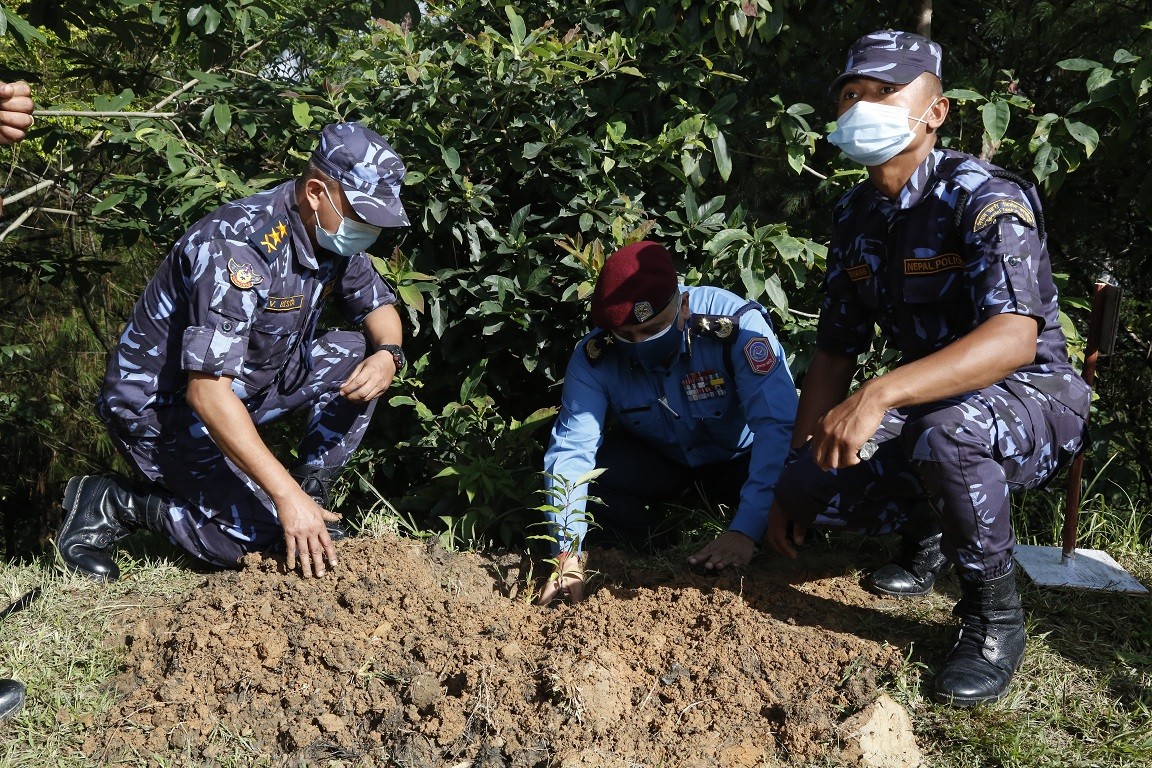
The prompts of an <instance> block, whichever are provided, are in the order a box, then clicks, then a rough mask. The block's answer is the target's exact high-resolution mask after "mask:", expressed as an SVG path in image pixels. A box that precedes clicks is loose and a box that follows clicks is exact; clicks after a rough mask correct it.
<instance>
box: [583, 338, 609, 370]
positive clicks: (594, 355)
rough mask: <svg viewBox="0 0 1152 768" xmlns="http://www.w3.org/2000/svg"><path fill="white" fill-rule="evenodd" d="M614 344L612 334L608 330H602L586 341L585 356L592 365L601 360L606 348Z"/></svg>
mask: <svg viewBox="0 0 1152 768" xmlns="http://www.w3.org/2000/svg"><path fill="white" fill-rule="evenodd" d="M611 345H612V335H611V334H610V333H608V332H607V331H601V332H600V333H598V334H596V335H595V336H593V337H592V338H590V339H588V341H586V342H584V357H585V358H586V359H587V360H588V362H589V363H590V364H592V365H596V363H598V362H600V358H602V357H603V356H604V352H605V350H607V349H608V348H609V347H610V346H611Z"/></svg>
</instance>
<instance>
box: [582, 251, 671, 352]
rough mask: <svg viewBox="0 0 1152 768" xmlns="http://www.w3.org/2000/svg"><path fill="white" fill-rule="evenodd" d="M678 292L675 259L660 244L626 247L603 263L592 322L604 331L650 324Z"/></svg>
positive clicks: (597, 282)
mask: <svg viewBox="0 0 1152 768" xmlns="http://www.w3.org/2000/svg"><path fill="white" fill-rule="evenodd" d="M676 290H677V282H676V268H675V267H674V266H672V255H671V254H670V253H668V250H667V249H666V248H665V247H664V246H662V245H660V244H659V243H653V242H651V241H649V240H644V241H642V242H639V243H633V244H632V245H626V246H624V247H623V248H621V249H620V250H618V251H616V252H615V253H613V254H612V255H611V256H609V257H608V259H607V261H605V262H604V268H603V269H601V270H600V276H599V277H598V278H596V290H595V291H593V293H592V322H593V323H595V324H596V325H597V326H598V327H600V328H602V329H604V330H605V331H612V330H615V329H617V328H619V327H620V326H622V325H634V324H636V323H643V322H645V321H647V320H651V319H652V318H653V317H655V316H656V315H657V314H659V313H660V311H661V310H662V309H664V307H666V306H668V302H669V301H671V300H672V297H673V295H675V293H676Z"/></svg>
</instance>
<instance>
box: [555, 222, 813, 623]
mask: <svg viewBox="0 0 1152 768" xmlns="http://www.w3.org/2000/svg"><path fill="white" fill-rule="evenodd" d="M592 321H593V323H594V324H595V325H596V326H597V327H596V328H595V329H594V330H593V331H592V332H591V333H589V334H588V335H587V336H585V337H584V338H583V339H582V340H581V341H580V342H579V344H577V346H576V350H575V352H574V353H573V355H572V357H571V359H570V361H569V363H568V369H567V373H566V374H565V377H564V389H563V394H562V396H561V407H560V413H559V415H558V417H557V419H556V422H555V425H554V426H553V429H552V438H551V442H550V444H549V447H548V451H547V453H546V455H545V458H544V469H545V473H546V476H547V478H548V479H547V483H546V485H547V490H548V492H549V495H550V497H551V506H552V507H553V508H554V511H553V512H552V513H550V514H549V523H550V530H551V531H552V535H553V538H554V539H555V542H554V548H553V554H554V555H555V556H556V558H557V561H556V562H557V567H556V569H555V572H554V573H553V574H552V577H551V578H550V579H549V580H548V582H547V583H546V585H545V587H544V589H543V590H542V592H541V595H540V598H539V602H540V603H542V604H547V603H549V602H551V601H552V600H553V599H555V598H557V597H566V598H568V599H570V600H572V601H573V602H575V601H578V600H580V599H581V598H582V597H583V569H584V564H585V551H584V546H585V544H586V543H590V542H591V543H604V544H608V545H616V544H625V545H629V546H632V547H635V548H639V549H656V548H660V547H661V546H663V545H666V544H667V543H669V537H668V535H667V534H668V531H667V530H666V527H665V526H663V522H664V521H663V520H662V519H661V517H660V513H659V510H658V509H656V508H652V507H650V506H649V505H652V504H657V503H659V502H663V501H670V500H673V499H675V498H677V497H678V496H679V495H680V494H682V493H683V492H684V491H685V490H686V489H687V488H690V487H691V486H692V485H693V483H695V482H701V483H702V484H703V485H704V486H705V488H706V489H709V490H711V491H713V492H716V493H717V494H719V496H720V497H724V498H726V499H727V497H728V496H732V497H735V498H732V499H731V500H732V501H733V502H735V503H734V504H733V506H734V507H735V510H736V511H735V515H734V516H733V518H732V522H731V524H730V525H729V528H728V530H727V531H726V532H725V533H723V534H721V535H720V536H719V537H718V538H717V539H716V540H715V541H713V542H711V543H709V544H708V545H707V546H705V547H704V548H703V549H701V550H700V551H699V552H697V553H695V554H694V555H692V556H691V557H690V558H689V562H690V563H691V564H693V565H700V566H702V567H704V568H708V569H722V568H724V567H726V566H729V565H735V566H738V565H744V564H746V563H748V561H749V560H751V558H752V553H753V549H754V547H755V543H756V542H757V541H759V540H760V539H761V537H763V535H764V530H765V527H766V526H767V522H768V517H767V516H768V510H769V508H770V506H771V504H772V500H773V487H774V485H775V483H776V477H777V475H778V473H779V471H780V467H781V464H782V463H783V461H784V457H785V455H786V454H787V451H788V443H789V438H790V436H791V433H792V422H793V419H794V417H795V413H796V388H795V385H794V384H793V382H792V376H791V374H790V373H789V372H788V366H787V363H786V362H785V359H784V352H783V350H782V349H781V347H780V342H779V341H778V340H777V339H776V336H775V334H774V333H773V331H772V327H771V324H770V323H769V321H768V318H767V313H766V312H765V310H764V309H763V307H761V306H760V305H759V304H757V303H755V302H750V301H746V300H744V299H741V298H739V297H738V296H736V295H734V294H732V293H729V292H728V291H724V290H721V289H719V288H710V287H697V288H688V287H685V286H682V285H680V284H679V282H678V280H677V276H676V269H675V267H674V266H673V264H672V257H671V255H670V254H669V253H668V251H667V250H666V249H665V248H664V247H663V246H661V245H659V244H657V243H654V242H650V241H644V242H640V243H635V244H632V245H629V246H626V247H624V248H621V249H620V250H618V251H616V252H615V253H614V254H612V256H610V257H609V258H608V260H607V261H606V262H605V264H604V268H603V269H602V270H601V272H600V275H599V276H598V278H597V281H596V288H595V291H594V292H593V295H592ZM609 420H611V421H612V422H614V423H615V428H614V429H608V427H609ZM596 468H599V469H601V470H602V474H600V475H599V476H598V477H596V478H595V480H594V482H593V483H592V485H591V488H590V487H589V484H588V482H587V480H589V479H591V478H589V477H588V475H589V473H592V472H593V471H594V469H596ZM737 490H738V494H737V493H736V491H737ZM589 496H592V497H595V498H597V499H599V501H590V500H589ZM589 518H591V521H592V522H593V523H594V524H593V526H592V529H591V531H590V530H589Z"/></svg>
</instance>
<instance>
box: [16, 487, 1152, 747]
mask: <svg viewBox="0 0 1152 768" xmlns="http://www.w3.org/2000/svg"><path fill="white" fill-rule="evenodd" d="M1056 496H1060V494H1047V495H1039V494H1038V495H1035V496H1034V497H1033V498H1031V499H1030V500H1029V503H1030V504H1033V505H1036V504H1041V503H1047V504H1050V505H1054V504H1055V503H1056V502H1057V501H1058V499H1056V498H1055V497H1056ZM1132 507H1133V508H1132V509H1130V510H1125V509H1123V508H1122V505H1121V506H1120V507H1117V506H1115V505H1114V504H1113V503H1111V502H1109V503H1107V504H1106V503H1104V502H1103V500H1102V499H1101V498H1100V497H1093V498H1092V499H1090V500H1089V501H1088V502H1087V503H1086V504H1085V510H1084V514H1083V517H1082V519H1084V520H1086V521H1087V525H1088V530H1089V531H1091V532H1092V538H1091V541H1090V542H1086V543H1085V546H1092V547H1099V548H1103V549H1107V550H1108V551H1109V552H1110V554H1112V555H1113V556H1115V557H1116V558H1117V559H1118V560H1119V561H1120V562H1121V563H1122V564H1123V565H1124V566H1125V567H1126V568H1127V569H1128V570H1129V572H1131V573H1132V574H1133V575H1134V576H1136V577H1137V578H1138V579H1140V580H1141V581H1143V582H1144V583H1145V584H1152V551H1150V549H1149V546H1148V542H1149V538H1148V532H1147V530H1146V527H1147V526H1148V525H1149V524H1150V523H1149V522H1148V521H1146V520H1144V519H1143V517H1142V516H1141V515H1139V514H1138V512H1139V511H1138V510H1136V509H1135V505H1132ZM1058 513H1059V510H1058V509H1057V508H1055V507H1052V508H1047V509H1046V508H1039V509H1033V510H1031V511H1030V512H1029V516H1030V524H1031V525H1033V526H1034V527H1035V529H1034V531H1033V532H1032V533H1028V532H1027V530H1026V528H1027V526H1026V525H1024V524H1022V525H1021V528H1022V532H1023V533H1024V536H1031V537H1032V539H1033V540H1034V541H1035V542H1036V543H1040V544H1053V543H1055V540H1054V538H1053V535H1054V531H1055V532H1056V533H1057V534H1058V530H1059V526H1058V524H1057V523H1058V521H1056V520H1054V519H1053V518H1054V517H1058ZM715 516H716V514H715V511H711V512H708V513H707V514H706V515H705V519H703V520H699V521H698V522H699V526H698V527H699V530H698V531H697V532H696V533H697V537H698V538H699V539H700V540H701V541H705V540H707V539H708V538H710V537H711V536H713V535H714V534H715V531H716V530H717V528H718V525H717V522H716V520H715V519H714V518H715ZM395 526H396V523H395V520H394V513H392V511H391V510H389V509H387V508H386V506H385V505H377V509H376V510H375V513H374V514H373V515H369V516H368V517H367V518H366V519H365V521H364V524H363V528H364V533H366V534H369V535H371V534H372V533H377V534H380V533H384V532H391V531H394V530H395ZM1024 536H1022V538H1024ZM1113 537H1114V538H1115V542H1113V541H1111V539H1112V538H1113ZM686 546H690V545H686ZM813 546H823V547H832V548H845V549H848V548H854V547H858V546H859V541H858V539H848V538H847V537H845V538H844V539H838V538H837V537H835V536H832V537H827V538H823V539H819V538H818V539H817V541H815V542H814V543H813ZM134 552H135V554H132V553H123V554H122V555H121V560H120V562H121V565H122V568H123V570H124V577H123V578H122V579H121V580H120V581H119V582H117V583H115V584H111V585H99V584H93V583H90V582H88V581H86V580H84V579H81V578H77V577H72V576H67V575H65V574H63V573H61V572H60V571H59V570H58V569H57V568H56V566H55V565H54V564H53V563H52V562H51V561H38V562H32V563H24V564H0V607H2V606H3V605H6V604H8V603H10V602H13V601H15V600H17V599H18V598H19V597H20V596H21V595H23V594H25V593H26V592H27V591H28V590H30V589H32V588H33V587H35V586H40V587H41V589H42V590H43V591H42V596H41V597H40V599H39V600H37V601H36V602H35V603H33V604H32V605H31V606H30V607H28V608H27V609H26V610H24V611H21V612H19V613H16V614H14V615H12V616H9V617H8V618H7V619H5V620H3V621H2V622H0V677H16V678H17V679H20V680H22V681H23V682H24V683H25V684H26V685H27V687H28V700H27V703H26V704H25V707H24V709H23V710H22V711H21V712H20V713H18V714H17V715H16V716H15V717H14V718H12V719H11V720H10V721H8V722H6V723H4V724H2V725H0V768H8V767H9V766H11V767H13V768H15V766H20V767H21V768H57V767H59V766H63V767H65V768H70V767H71V766H77V767H79V766H90V765H92V763H91V762H90V761H89V760H88V759H87V758H85V757H84V753H83V748H84V744H85V741H86V740H87V739H88V738H89V737H90V732H89V726H90V725H91V724H92V723H93V722H97V721H99V719H100V718H101V717H102V716H103V714H104V713H105V712H106V711H107V710H108V709H109V708H110V707H111V706H112V705H113V703H114V702H115V700H116V696H117V694H116V687H115V681H116V677H117V675H118V673H119V666H120V664H121V662H122V659H121V657H120V655H119V653H120V652H119V650H118V648H120V647H122V645H123V644H122V643H119V642H115V641H113V642H109V640H110V639H112V638H118V637H120V635H121V634H122V633H123V632H125V631H127V630H130V628H127V627H124V626H122V624H123V622H124V621H125V620H126V619H128V618H129V617H131V616H136V615H138V613H139V610H140V609H141V608H145V609H146V608H148V607H155V606H159V605H163V604H174V603H179V602H180V600H181V599H182V596H183V595H184V594H186V593H187V592H188V591H189V590H190V589H191V588H192V587H193V586H195V585H196V584H198V583H200V582H201V581H202V580H203V579H204V576H203V574H198V573H195V572H192V571H190V570H188V569H187V568H186V567H185V565H186V564H177V563H176V562H175V561H173V560H171V559H156V558H154V557H152V558H149V557H146V556H142V555H141V550H140V549H138V548H135V549H134ZM679 559H680V557H679V556H678V557H677V560H679ZM1021 592H1022V596H1023V600H1024V606H1025V611H1026V614H1027V616H1028V622H1029V625H1028V630H1029V640H1028V652H1027V657H1026V660H1025V664H1024V668H1023V669H1022V670H1021V672H1020V673H1019V674H1018V675H1017V677H1016V680H1015V682H1014V684H1013V687H1012V689H1011V691H1010V693H1009V695H1008V697H1007V698H1005V699H1004V700H1003V701H1001V702H999V703H997V704H993V705H990V706H982V707H977V708H974V709H971V710H962V709H953V708H949V707H944V706H939V705H936V704H934V703H932V702H931V701H930V699H929V696H928V693H929V691H930V685H931V681H932V675H933V674H934V672H935V669H936V665H937V664H938V663H939V661H940V659H942V658H943V657H944V655H945V654H946V653H947V650H948V646H949V645H950V643H951V637H950V634H951V632H952V628H951V627H949V628H948V630H947V631H946V632H941V633H938V634H934V636H931V637H925V638H923V640H922V641H921V642H920V643H919V644H917V646H916V647H913V649H912V652H911V653H910V654H909V659H908V661H907V662H906V663H905V666H904V669H903V671H902V672H901V673H900V674H899V675H898V676H897V678H896V679H894V680H891V681H889V682H888V684H887V687H888V690H889V692H890V693H891V694H892V695H893V696H894V697H895V698H896V699H897V700H898V701H900V702H901V703H902V704H903V705H904V706H905V707H906V708H907V709H908V711H909V713H910V715H911V717H912V720H913V723H914V728H915V732H916V735H917V739H918V741H919V744H920V747H921V749H922V751H923V752H924V754H925V757H926V763H925V765H926V766H929V767H930V768H998V767H1004V768H1033V767H1034V766H1099V767H1100V768H1127V767H1128V766H1131V767H1132V768H1136V767H1137V766H1141V767H1143V766H1148V765H1152V597H1148V596H1127V595H1115V594H1107V593H1098V592H1074V591H1065V590H1055V589H1046V588H1044V589H1042V588H1037V587H1034V586H1032V585H1030V584H1028V583H1027V581H1026V580H1025V579H1021ZM888 605H889V606H891V612H892V613H893V614H894V615H896V616H898V617H904V618H910V619H915V620H923V619H924V618H925V617H926V616H929V615H931V616H934V617H936V621H937V622H939V621H940V620H941V619H942V618H943V617H945V616H946V615H947V612H948V610H949V609H950V607H951V602H950V599H949V598H948V597H947V595H941V594H936V595H934V596H933V597H931V598H929V599H928V600H924V601H921V600H910V601H888ZM157 760H158V758H156V757H150V756H143V755H141V756H138V757H137V758H134V759H133V758H129V759H128V760H127V761H125V762H121V763H118V765H124V766H132V767H135V766H139V767H140V768H142V767H143V766H150V765H172V766H177V765H179V766H189V765H195V766H237V768H239V766H284V765H288V763H285V762H284V759H283V758H280V757H273V756H268V755H261V754H257V753H254V752H253V751H252V750H251V748H250V747H249V746H247V745H246V744H245V739H244V738H243V735H242V734H230V733H227V732H225V731H223V730H221V731H220V733H218V734H216V736H215V738H214V740H213V745H212V748H211V750H210V752H209V754H208V755H204V754H196V755H192V754H170V755H167V756H165V757H164V759H163V761H162V762H157ZM300 764H301V765H302V764H303V763H300ZM323 764H325V765H340V764H341V762H340V761H339V760H336V761H324V762H323ZM292 765H295V763H292Z"/></svg>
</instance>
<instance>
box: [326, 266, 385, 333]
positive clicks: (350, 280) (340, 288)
mask: <svg viewBox="0 0 1152 768" xmlns="http://www.w3.org/2000/svg"><path fill="white" fill-rule="evenodd" d="M334 293H335V295H336V296H338V297H339V302H340V307H341V309H342V310H343V312H344V316H345V318H347V320H348V322H350V323H353V324H355V325H360V324H361V323H363V322H364V318H366V317H367V316H368V315H369V314H370V313H371V312H372V310H374V309H377V308H379V307H382V306H384V305H386V304H395V303H396V293H395V292H394V291H393V290H392V287H391V286H390V285H388V283H387V281H385V280H384V278H382V277H381V276H380V273H379V272H377V271H376V267H374V266H373V265H372V259H371V257H369V256H368V254H366V253H358V254H356V255H355V256H352V257H350V258H349V259H348V261H347V262H346V264H345V266H344V268H343V270H341V272H340V276H339V277H338V278H337V284H336V288H335V291H334Z"/></svg>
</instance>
